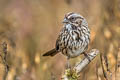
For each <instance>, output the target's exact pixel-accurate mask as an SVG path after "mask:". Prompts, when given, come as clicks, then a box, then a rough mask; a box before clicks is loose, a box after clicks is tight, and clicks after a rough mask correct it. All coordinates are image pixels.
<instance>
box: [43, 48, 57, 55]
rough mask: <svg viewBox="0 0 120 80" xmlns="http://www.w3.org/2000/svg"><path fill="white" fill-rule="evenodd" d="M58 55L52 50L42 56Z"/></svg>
mask: <svg viewBox="0 0 120 80" xmlns="http://www.w3.org/2000/svg"><path fill="white" fill-rule="evenodd" d="M57 53H58V51H57V50H56V49H55V48H54V49H52V50H50V51H48V52H46V53H44V54H43V56H54V55H56V54H57Z"/></svg>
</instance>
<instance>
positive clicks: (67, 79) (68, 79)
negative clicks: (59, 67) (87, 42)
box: [62, 49, 99, 80]
mask: <svg viewBox="0 0 120 80" xmlns="http://www.w3.org/2000/svg"><path fill="white" fill-rule="evenodd" d="M98 54H99V51H98V50H96V49H92V50H91V51H90V52H89V53H88V56H87V57H85V58H84V59H82V60H81V61H80V62H79V63H77V64H76V65H75V66H74V67H73V69H72V70H71V69H67V70H66V71H65V74H64V75H63V77H62V80H77V79H78V78H79V75H78V74H79V73H80V72H81V71H82V70H83V69H84V68H85V67H86V66H87V65H88V64H89V63H90V62H91V61H92V60H93V59H94V58H95V57H96V56H97V55H98ZM88 58H89V59H88Z"/></svg>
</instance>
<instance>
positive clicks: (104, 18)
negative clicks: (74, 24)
mask: <svg viewBox="0 0 120 80" xmlns="http://www.w3.org/2000/svg"><path fill="white" fill-rule="evenodd" d="M68 12H77V13H79V14H81V15H83V16H84V17H85V18H86V19H87V21H88V25H89V28H90V30H91V43H90V45H89V49H92V48H96V49H98V50H100V52H101V53H102V54H104V55H106V56H107V58H108V59H109V63H110V64H111V65H110V68H111V69H112V70H114V67H115V63H116V54H117V52H118V48H119V47H120V46H119V45H120V22H119V21H120V0H0V43H2V42H4V41H6V42H7V44H8V46H7V47H8V49H7V50H8V54H7V63H8V65H9V67H10V69H9V72H8V75H7V80H61V74H62V73H63V72H64V69H65V65H66V58H65V56H63V55H62V54H58V55H56V56H55V57H52V58H51V57H42V54H43V53H45V52H46V51H48V50H50V49H52V48H53V47H54V46H55V41H56V39H57V36H58V34H59V31H60V29H61V28H62V26H63V24H62V20H63V18H64V15H65V14H66V13H68ZM79 59H80V57H79V58H76V59H73V60H72V61H71V64H74V63H75V61H77V60H79ZM0 62H1V61H0ZM99 62H100V61H99V58H96V59H95V60H93V61H92V62H91V63H90V64H89V65H88V67H86V68H85V70H84V71H83V72H82V73H81V77H80V80H97V77H96V70H95V67H96V65H97V66H98V68H101V66H100V63H99ZM4 72H5V69H4V65H3V64H2V63H0V80H3V76H4ZM100 72H101V73H100V76H101V77H102V78H103V74H102V71H100ZM54 78H55V79H54ZM102 80H103V79H102Z"/></svg>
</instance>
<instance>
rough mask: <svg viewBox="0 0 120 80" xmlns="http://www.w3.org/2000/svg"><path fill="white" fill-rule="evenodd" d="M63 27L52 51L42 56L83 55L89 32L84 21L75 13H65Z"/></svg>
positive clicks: (69, 56)
mask: <svg viewBox="0 0 120 80" xmlns="http://www.w3.org/2000/svg"><path fill="white" fill-rule="evenodd" d="M63 23H64V26H63V28H62V29H61V31H60V34H59V36H58V38H57V40H56V46H55V48H54V49H52V50H50V51H48V52H46V53H45V54H43V56H54V55H56V54H57V53H59V52H62V54H64V55H66V56H67V57H68V58H73V57H77V56H79V55H80V54H81V53H84V52H85V51H86V50H87V48H88V44H89V42H90V30H89V28H88V23H87V21H86V19H85V18H84V17H83V16H81V15H79V14H77V13H67V14H66V15H65V17H64V21H63Z"/></svg>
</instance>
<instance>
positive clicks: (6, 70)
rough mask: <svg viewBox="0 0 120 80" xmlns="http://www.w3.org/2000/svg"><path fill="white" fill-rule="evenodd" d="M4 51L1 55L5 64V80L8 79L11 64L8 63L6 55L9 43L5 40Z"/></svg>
mask: <svg viewBox="0 0 120 80" xmlns="http://www.w3.org/2000/svg"><path fill="white" fill-rule="evenodd" d="M1 46H2V51H1V53H0V57H1V59H2V63H3V65H4V66H5V73H4V76H3V80H6V78H7V75H8V71H9V66H8V64H7V61H6V56H7V44H6V43H5V42H4V43H2V45H1Z"/></svg>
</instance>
